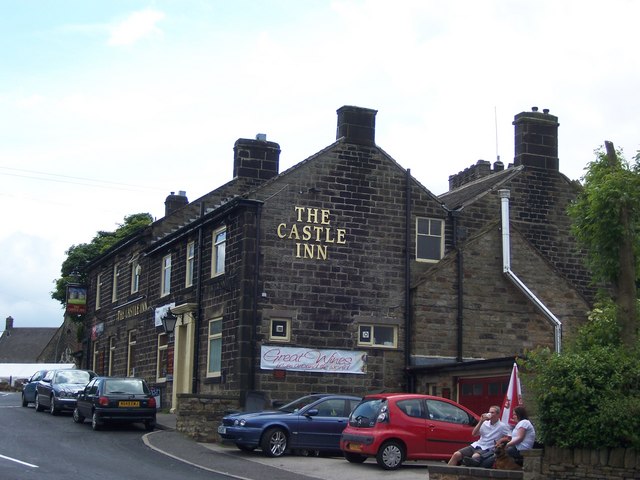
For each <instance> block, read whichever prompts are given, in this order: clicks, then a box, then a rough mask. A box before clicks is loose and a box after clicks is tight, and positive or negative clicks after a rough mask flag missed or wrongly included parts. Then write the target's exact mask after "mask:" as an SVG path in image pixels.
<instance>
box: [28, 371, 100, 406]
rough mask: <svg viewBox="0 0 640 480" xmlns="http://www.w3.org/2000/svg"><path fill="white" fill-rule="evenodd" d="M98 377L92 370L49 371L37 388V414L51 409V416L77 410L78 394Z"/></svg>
mask: <svg viewBox="0 0 640 480" xmlns="http://www.w3.org/2000/svg"><path fill="white" fill-rule="evenodd" d="M95 376H96V373H95V372H92V371H91V370H76V369H70V368H67V369H64V370H49V371H48V372H47V374H46V375H45V376H44V377H43V378H42V380H40V381H39V382H38V384H37V386H36V398H35V404H36V412H41V411H43V410H45V409H46V408H49V412H50V413H51V415H57V414H58V413H59V412H61V411H62V410H73V409H74V408H76V399H77V397H78V393H79V392H80V391H82V389H83V388H84V386H85V385H86V384H87V383H89V381H90V380H91V379H92V378H93V377H95Z"/></svg>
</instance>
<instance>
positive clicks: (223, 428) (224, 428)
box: [218, 425, 227, 434]
mask: <svg viewBox="0 0 640 480" xmlns="http://www.w3.org/2000/svg"><path fill="white" fill-rule="evenodd" d="M218 433H222V434H225V433H227V427H225V426H224V425H220V426H219V427H218Z"/></svg>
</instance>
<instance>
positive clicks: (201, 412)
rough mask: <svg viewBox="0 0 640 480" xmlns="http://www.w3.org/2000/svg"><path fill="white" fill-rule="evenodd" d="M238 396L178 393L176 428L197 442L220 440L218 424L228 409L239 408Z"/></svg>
mask: <svg viewBox="0 0 640 480" xmlns="http://www.w3.org/2000/svg"><path fill="white" fill-rule="evenodd" d="M239 405H240V398H239V397H237V396H227V395H202V394H199V395H194V394H188V393H180V394H178V406H177V408H176V430H178V431H179V432H180V433H184V434H185V435H187V436H189V437H191V438H193V439H194V440H195V441H197V442H206V443H215V442H219V441H220V436H219V435H218V425H220V421H221V420H222V417H223V416H225V415H226V414H227V413H229V412H230V411H237V410H239Z"/></svg>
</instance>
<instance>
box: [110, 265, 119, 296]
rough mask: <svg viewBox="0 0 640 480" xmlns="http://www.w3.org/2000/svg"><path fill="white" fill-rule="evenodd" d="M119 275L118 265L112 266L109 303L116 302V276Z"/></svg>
mask: <svg viewBox="0 0 640 480" xmlns="http://www.w3.org/2000/svg"><path fill="white" fill-rule="evenodd" d="M119 275H120V268H119V267H118V265H114V266H113V285H112V286H111V301H112V302H115V301H116V300H118V276H119Z"/></svg>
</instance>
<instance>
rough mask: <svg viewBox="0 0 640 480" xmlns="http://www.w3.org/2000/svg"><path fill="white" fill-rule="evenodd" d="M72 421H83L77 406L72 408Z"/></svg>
mask: <svg viewBox="0 0 640 480" xmlns="http://www.w3.org/2000/svg"><path fill="white" fill-rule="evenodd" d="M73 421H74V422H76V423H84V417H83V416H82V414H81V413H80V411H79V410H78V407H76V408H74V409H73Z"/></svg>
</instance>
